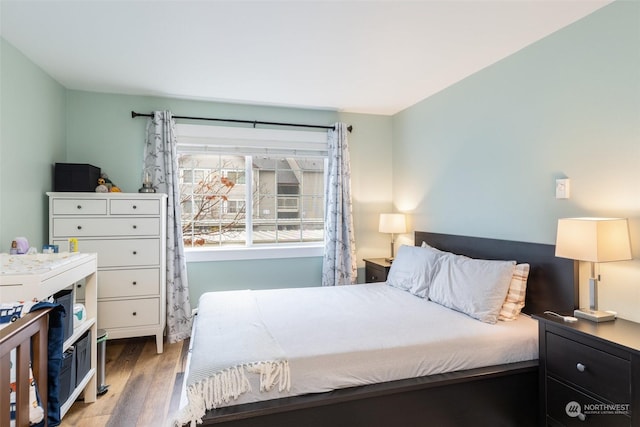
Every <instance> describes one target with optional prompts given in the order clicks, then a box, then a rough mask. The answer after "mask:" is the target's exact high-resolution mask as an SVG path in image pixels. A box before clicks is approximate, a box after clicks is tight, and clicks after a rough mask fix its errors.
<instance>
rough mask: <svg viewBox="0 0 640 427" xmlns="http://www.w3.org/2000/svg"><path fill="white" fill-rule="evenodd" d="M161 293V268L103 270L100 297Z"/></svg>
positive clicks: (100, 278)
mask: <svg viewBox="0 0 640 427" xmlns="http://www.w3.org/2000/svg"><path fill="white" fill-rule="evenodd" d="M159 294H160V270H158V269H157V268H140V269H134V270H101V271H100V277H99V286H98V298H118V297H123V296H124V297H138V296H144V295H159Z"/></svg>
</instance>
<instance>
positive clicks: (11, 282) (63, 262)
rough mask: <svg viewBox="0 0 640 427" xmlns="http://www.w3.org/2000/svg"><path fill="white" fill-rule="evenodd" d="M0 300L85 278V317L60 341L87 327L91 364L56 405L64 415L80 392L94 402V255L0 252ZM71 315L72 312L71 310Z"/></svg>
mask: <svg viewBox="0 0 640 427" xmlns="http://www.w3.org/2000/svg"><path fill="white" fill-rule="evenodd" d="M0 261H1V268H0V302H5V303H6V302H15V301H30V300H32V299H37V300H43V299H46V298H48V297H49V296H51V295H53V294H55V293H56V292H58V291H60V290H63V289H67V288H70V287H73V286H74V284H75V283H76V282H78V281H81V280H84V282H85V296H84V305H85V307H86V310H87V313H86V314H87V319H86V320H85V321H84V322H82V323H80V324H79V325H78V327H77V328H75V329H74V331H73V334H72V335H71V336H70V337H69V338H68V339H67V340H66V341H65V342H64V349H63V351H64V350H66V349H68V348H69V347H71V346H72V345H73V344H74V343H75V342H76V341H77V340H78V339H79V338H80V337H82V335H83V334H84V333H85V332H86V331H88V330H91V339H90V343H89V345H90V348H91V362H90V363H91V367H90V369H89V372H88V373H87V374H86V375H85V376H84V378H83V379H82V380H81V381H80V382H79V384H78V386H77V387H76V388H75V389H74V390H73V392H72V393H71V395H70V396H69V398H68V399H67V401H66V402H64V403H63V404H62V406H61V408H60V415H61V416H64V415H65V414H66V413H67V411H68V410H69V408H71V405H73V402H75V400H76V399H77V398H78V397H79V396H80V394H81V393H84V401H85V402H87V403H90V402H95V400H96V394H97V386H96V367H97V351H96V350H97V345H96V337H97V333H98V329H97V313H98V305H97V295H98V278H97V273H96V272H97V268H98V263H97V256H96V254H86V253H60V254H38V255H6V254H2V255H0ZM71 315H72V316H73V313H72V314H71Z"/></svg>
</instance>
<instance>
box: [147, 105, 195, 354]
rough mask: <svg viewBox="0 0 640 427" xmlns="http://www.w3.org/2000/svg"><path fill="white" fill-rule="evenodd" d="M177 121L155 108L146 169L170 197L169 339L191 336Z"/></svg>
mask: <svg viewBox="0 0 640 427" xmlns="http://www.w3.org/2000/svg"><path fill="white" fill-rule="evenodd" d="M175 126H176V124H175V122H174V120H173V118H172V116H171V112H170V111H154V113H153V117H152V118H149V120H148V121H147V135H146V140H145V146H144V168H145V169H144V170H145V173H149V174H150V175H151V182H152V183H153V186H154V187H155V188H156V190H157V191H158V192H160V193H165V194H167V196H168V199H169V201H168V207H167V339H168V341H169V342H170V343H173V342H176V341H180V340H183V339H185V338H188V337H189V336H190V335H191V320H192V319H191V317H192V316H191V303H190V302H189V284H188V281H187V264H186V261H185V257H184V245H183V243H182V227H181V225H180V218H181V215H180V214H181V209H180V189H179V181H178V157H177V153H176V144H177V139H176V132H175Z"/></svg>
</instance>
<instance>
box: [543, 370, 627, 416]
mask: <svg viewBox="0 0 640 427" xmlns="http://www.w3.org/2000/svg"><path fill="white" fill-rule="evenodd" d="M620 403H622V402H620ZM624 403H628V402H624ZM602 404H603V402H600V401H598V400H596V399H594V398H592V397H590V396H587V395H586V394H584V393H581V392H580V391H578V390H576V389H574V388H572V387H569V386H567V385H564V384H562V383H560V382H558V381H556V380H554V379H552V378H548V377H547V416H548V417H549V418H551V419H553V420H554V421H556V422H557V423H560V425H563V426H567V427H570V426H601V427H617V426H626V427H629V426H631V418H630V417H629V416H627V415H625V414H622V413H620V412H621V411H620V410H617V411H616V410H611V409H610V408H609V409H608V408H606V407H603V406H600V405H602ZM616 412H617V413H616ZM580 414H582V415H580ZM549 424H552V423H549ZM552 425H555V424H552Z"/></svg>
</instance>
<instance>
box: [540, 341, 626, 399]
mask: <svg viewBox="0 0 640 427" xmlns="http://www.w3.org/2000/svg"><path fill="white" fill-rule="evenodd" d="M546 340H547V346H546V348H547V355H546V360H547V370H548V372H549V374H550V375H553V376H556V377H558V378H562V379H564V380H567V381H569V382H571V383H573V384H575V385H576V386H579V387H581V388H583V389H586V390H589V391H590V392H592V393H594V394H596V395H598V396H601V397H602V398H603V399H606V400H608V401H609V402H611V403H629V402H630V401H631V384H630V381H629V379H630V378H631V363H630V361H628V360H625V359H622V358H620V357H617V356H614V355H612V354H609V353H607V352H604V351H601V350H598V349H595V348H593V347H590V346H588V345H584V344H580V343H578V342H576V341H573V340H571V339H568V338H565V337H562V336H560V335H556V334H554V333H551V332H547V334H546Z"/></svg>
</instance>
